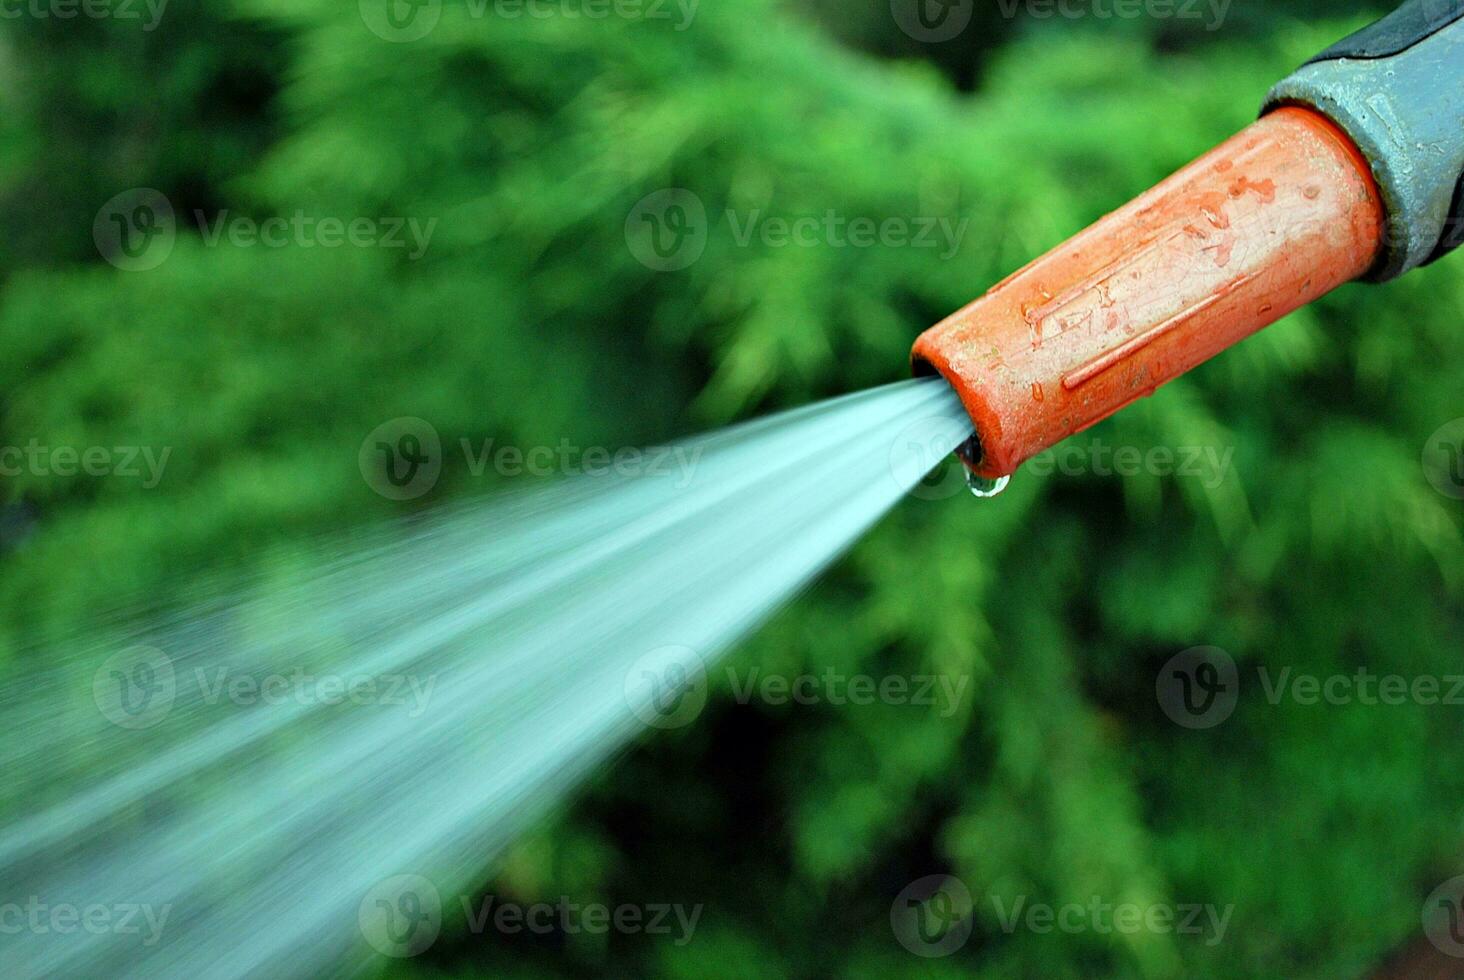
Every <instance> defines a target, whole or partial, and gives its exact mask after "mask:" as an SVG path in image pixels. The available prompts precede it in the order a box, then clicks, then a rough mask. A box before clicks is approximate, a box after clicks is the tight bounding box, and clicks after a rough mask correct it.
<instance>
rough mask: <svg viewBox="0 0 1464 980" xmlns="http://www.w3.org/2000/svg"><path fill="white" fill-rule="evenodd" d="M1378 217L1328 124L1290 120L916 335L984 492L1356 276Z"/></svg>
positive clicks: (918, 367) (1198, 166) (1313, 116)
mask: <svg viewBox="0 0 1464 980" xmlns="http://www.w3.org/2000/svg"><path fill="white" fill-rule="evenodd" d="M1382 234H1383V208H1382V204H1381V201H1380V198H1379V195H1378V190H1377V187H1376V185H1375V184H1374V182H1373V179H1372V176H1371V174H1370V172H1369V170H1368V166H1367V163H1366V161H1365V160H1364V159H1363V157H1362V155H1361V153H1360V152H1359V151H1358V150H1357V148H1356V147H1355V146H1354V145H1353V144H1352V142H1351V141H1350V140H1349V139H1348V138H1347V137H1346V136H1345V135H1344V134H1343V133H1342V132H1341V131H1340V130H1339V129H1337V127H1336V126H1334V125H1333V124H1332V123H1331V122H1329V121H1328V120H1327V119H1326V118H1325V117H1323V116H1321V115H1319V114H1317V113H1315V112H1313V111H1311V110H1308V109H1303V108H1299V107H1289V106H1288V107H1284V108H1281V109H1278V110H1276V111H1275V112H1273V113H1271V114H1270V115H1267V116H1265V117H1264V118H1262V119H1261V120H1260V121H1258V122H1256V123H1254V124H1252V125H1251V126H1249V127H1248V128H1246V129H1245V130H1243V131H1242V132H1240V133H1238V134H1237V135H1236V136H1234V137H1232V138H1231V139H1229V140H1227V141H1226V142H1224V143H1222V144H1221V145H1220V146H1218V147H1216V148H1215V149H1214V150H1211V151H1210V152H1209V153H1207V154H1205V155H1204V156H1202V157H1200V158H1199V159H1198V160H1196V161H1195V162H1194V163H1191V164H1190V165H1189V166H1187V167H1185V168H1184V169H1182V170H1180V171H1179V172H1178V173H1176V174H1174V175H1173V176H1172V177H1170V178H1168V179H1167V180H1165V181H1164V182H1162V183H1160V184H1159V185H1157V186H1156V187H1154V188H1153V189H1151V190H1150V191H1148V192H1146V193H1145V194H1143V195H1141V196H1140V197H1138V198H1136V199H1135V200H1134V201H1132V202H1130V203H1129V204H1128V205H1126V206H1124V207H1122V208H1120V209H1119V210H1117V211H1115V212H1113V213H1112V214H1110V215H1108V216H1107V217H1105V218H1103V219H1102V220H1100V221H1099V222H1098V223H1097V224H1094V225H1093V226H1091V227H1090V228H1088V229H1087V230H1085V231H1083V232H1080V233H1079V234H1077V235H1076V236H1074V237H1073V238H1071V239H1069V240H1068V241H1066V242H1064V243H1063V244H1062V245H1059V246H1058V247H1057V248H1055V249H1053V250H1052V251H1051V252H1049V253H1047V254H1046V255H1044V256H1042V257H1041V258H1039V259H1037V260H1036V261H1035V262H1033V263H1031V264H1030V265H1028V266H1026V267H1025V268H1023V269H1021V270H1019V271H1018V272H1016V273H1014V274H1012V275H1011V276H1008V277H1007V278H1006V279H1004V280H1002V281H1001V282H1000V283H998V284H997V285H996V286H994V287H992V289H991V290H990V291H988V292H987V294H986V295H985V296H983V297H981V298H980V299H978V300H976V301H975V302H973V303H971V304H970V305H968V306H966V307H965V308H964V309H962V310H960V311H958V312H957V313H955V314H953V315H952V316H950V317H948V318H946V319H945V320H944V321H942V322H940V323H938V324H936V325H935V326H933V327H931V328H930V329H929V330H927V331H926V332H925V333H923V334H921V336H920V337H919V339H918V340H917V341H916V342H915V346H914V349H913V350H912V352H911V359H912V365H913V368H914V371H915V373H916V374H932V373H936V374H940V375H941V376H942V377H944V378H945V379H946V380H947V381H949V382H950V383H951V384H952V385H953V386H954V387H955V389H956V391H957V393H958V394H959V395H960V397H961V401H962V403H963V404H964V405H965V407H966V410H967V412H969V413H970V415H971V420H972V422H973V424H974V425H975V428H976V436H977V439H978V441H979V443H980V446H981V456H980V458H979V459H976V460H970V461H968V465H969V466H970V467H971V468H972V470H973V471H974V472H975V473H977V474H978V475H980V476H983V477H988V478H996V477H1001V476H1008V475H1010V474H1011V473H1012V472H1013V471H1015V470H1016V468H1017V467H1018V466H1019V465H1021V463H1022V462H1023V461H1025V460H1027V459H1029V458H1031V457H1032V456H1034V455H1036V454H1037V453H1039V452H1041V451H1042V450H1044V449H1046V448H1048V447H1049V446H1052V445H1054V444H1055V443H1057V442H1059V441H1061V440H1062V439H1064V438H1066V437H1067V436H1070V435H1072V434H1073V433H1075V432H1080V431H1082V430H1083V429H1086V428H1088V427H1089V426H1091V425H1094V424H1095V423H1097V422H1099V421H1101V420H1102V419H1105V418H1107V417H1108V416H1109V415H1112V414H1113V413H1114V412H1116V411H1118V410H1119V409H1120V408H1122V407H1124V406H1125V405H1127V404H1129V403H1130V402H1132V401H1134V400H1136V399H1138V398H1142V397H1143V396H1145V395H1149V394H1152V393H1153V392H1154V391H1155V390H1156V389H1158V388H1159V386H1160V385H1163V384H1165V383H1166V382H1168V381H1170V380H1172V379H1174V378H1176V377H1178V376H1179V375H1181V374H1184V373H1185V372H1186V371H1189V370H1190V369H1191V368H1194V367H1195V366H1197V365H1199V364H1201V363H1202V362H1204V361H1206V360H1208V359H1209V358H1211V357H1213V356H1214V355H1215V354H1217V353H1219V352H1220V351H1222V350H1224V349H1225V348H1226V347H1229V346H1230V345H1232V344H1235V343H1237V342H1239V341H1240V340H1243V339H1244V338H1246V337H1248V336H1250V335H1251V334H1252V333H1254V332H1255V331H1257V330H1259V329H1260V328H1261V327H1263V326H1266V325H1267V324H1269V323H1273V322H1274V321H1276V320H1279V319H1280V318H1281V317H1283V316H1285V315H1286V314H1287V313H1290V312H1291V311H1293V310H1295V309H1297V308H1298V307H1301V306H1304V305H1306V304H1307V303H1310V302H1311V301H1312V300H1314V299H1316V298H1317V297H1319V296H1321V295H1323V294H1325V293H1327V292H1330V291H1331V290H1332V289H1334V288H1336V287H1337V286H1339V285H1341V284H1342V283H1344V282H1348V281H1350V280H1352V279H1356V278H1357V277H1359V276H1361V275H1363V274H1364V273H1366V272H1367V271H1368V269H1369V268H1370V267H1371V266H1372V264H1373V262H1374V261H1375V259H1376V257H1377V255H1378V254H1379V252H1380V250H1381V244H1382Z"/></svg>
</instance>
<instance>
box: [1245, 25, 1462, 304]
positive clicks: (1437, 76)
mask: <svg viewBox="0 0 1464 980" xmlns="http://www.w3.org/2000/svg"><path fill="white" fill-rule="evenodd" d="M1284 105H1302V106H1306V107H1307V108H1310V109H1313V110H1315V111H1317V112H1320V113H1321V114H1322V115H1324V116H1326V117H1328V118H1329V119H1331V120H1332V122H1334V123H1335V124H1336V125H1337V126H1338V127H1339V128H1341V129H1342V131H1343V132H1345V133H1346V134H1347V135H1348V136H1349V137H1350V138H1351V139H1352V141H1353V142H1354V143H1355V144H1356V145H1357V147H1358V149H1359V150H1361V151H1362V154H1363V156H1364V157H1365V158H1366V160H1367V162H1368V166H1369V167H1370V169H1371V170H1372V174H1373V178H1374V179H1375V180H1376V181H1377V185H1378V188H1379V191H1380V193H1381V195H1382V201H1383V207H1384V210H1385V213H1386V216H1387V226H1386V229H1385V233H1384V243H1383V250H1382V252H1381V253H1380V255H1379V257H1378V261H1377V264H1376V265H1374V266H1373V268H1372V269H1371V270H1370V271H1369V272H1368V274H1367V278H1369V279H1372V280H1374V281H1379V282H1382V281H1386V280H1389V279H1394V278H1396V277H1398V276H1401V275H1402V274H1403V273H1405V272H1408V271H1409V270H1410V269H1414V268H1417V267H1418V266H1421V265H1426V264H1427V263H1429V262H1432V261H1434V260H1436V259H1438V258H1440V257H1441V256H1443V255H1445V254H1447V253H1448V252H1450V251H1452V250H1454V249H1455V248H1457V247H1458V246H1459V245H1460V244H1461V242H1464V0H1410V2H1408V3H1405V4H1403V6H1401V7H1399V8H1398V9H1397V10H1395V11H1394V12H1393V13H1391V14H1389V15H1388V16H1387V17H1384V18H1383V19H1382V20H1380V21H1378V22H1377V23H1375V24H1372V25H1371V26H1369V27H1365V28H1363V29H1362V30H1361V31H1358V32H1357V33H1356V34H1353V35H1351V36H1350V37H1347V38H1345V39H1343V40H1342V41H1339V42H1338V43H1337V44H1334V45H1333V46H1332V47H1330V48H1328V49H1327V50H1325V51H1323V52H1322V53H1321V54H1319V55H1317V56H1316V57H1315V58H1313V59H1312V60H1311V61H1309V62H1307V63H1306V64H1305V65H1303V66H1302V67H1301V68H1300V69H1298V70H1297V71H1296V72H1295V73H1293V74H1292V75H1291V76H1290V77H1288V78H1286V79H1285V80H1283V81H1282V82H1281V83H1280V84H1278V85H1277V86H1276V87H1275V88H1273V89H1272V90H1271V92H1270V94H1269V95H1268V96H1267V98H1266V104H1265V107H1264V110H1263V113H1262V114H1263V115H1264V114H1265V113H1268V112H1271V111H1272V110H1274V109H1276V108H1279V107H1281V106H1284Z"/></svg>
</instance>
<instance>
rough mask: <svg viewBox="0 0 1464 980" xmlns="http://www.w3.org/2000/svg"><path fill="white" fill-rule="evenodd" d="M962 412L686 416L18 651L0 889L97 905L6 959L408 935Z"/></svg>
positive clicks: (73, 962) (239, 966)
mask: <svg viewBox="0 0 1464 980" xmlns="http://www.w3.org/2000/svg"><path fill="white" fill-rule="evenodd" d="M970 432H971V422H970V419H969V417H968V416H967V414H966V412H965V410H964V408H963V407H962V405H961V403H960V401H959V399H958V398H957V397H956V395H955V393H954V392H953V391H952V390H951V389H950V388H949V387H948V386H947V385H946V384H945V383H944V382H942V381H939V380H931V379H925V380H919V381H910V382H904V383H902V384H897V385H891V386H888V387H886V388H881V389H876V390H874V391H869V392H864V393H862V394H857V395H851V396H848V397H845V398H840V399H836V400H833V401H830V402H826V403H823V404H820V405H815V406H812V407H809V408H804V409H800V410H797V411H793V412H788V413H785V414H783V415H779V416H775V417H773V418H770V419H765V420H762V421H758V422H753V423H749V424H746V425H742V426H739V427H735V428H732V429H729V430H727V431H724V432H721V433H715V434H713V435H710V436H705V437H701V438H697V439H691V440H688V441H686V442H685V443H683V444H681V446H680V447H678V448H680V449H682V450H684V451H685V453H686V454H687V456H686V458H689V459H692V460H694V461H695V463H694V466H693V467H692V469H691V471H690V476H689V478H682V477H681V476H680V475H679V474H673V475H667V476H664V477H654V476H647V477H638V478H628V477H615V478H610V477H605V478H580V479H578V480H570V481H565V482H562V483H558V484H554V485H550V486H546V487H539V488H536V489H533V490H530V491H525V492H518V493H511V494H508V495H505V496H503V497H501V498H498V499H496V500H490V501H487V502H483V501H479V502H476V503H474V504H471V505H466V506H458V507H456V508H453V509H449V510H444V511H442V512H439V513H437V514H436V515H434V516H432V517H431V518H430V519H428V520H427V521H425V522H423V523H422V524H421V525H420V526H418V527H415V528H414V529H413V530H412V531H411V532H409V533H406V534H403V533H402V532H400V531H397V532H395V533H396V535H397V536H396V537H392V536H391V535H390V534H388V533H387V532H381V533H380V537H379V539H372V540H369V541H366V542H364V543H363V542H362V541H361V540H360V539H359V538H355V539H340V540H332V541H327V542H323V543H321V545H320V550H321V554H320V555H319V556H318V562H317V563H316V565H315V566H314V567H315V568H316V569H317V571H315V572H313V573H302V574H297V575H296V576H294V578H293V579H292V580H291V581H290V583H289V584H287V585H281V584H280V583H273V584H271V583H270V582H268V581H264V582H260V583H259V584H257V585H255V586H253V587H251V588H245V589H242V590H236V591H231V592H227V593H221V594H209V593H208V592H207V590H200V591H201V592H202V594H200V595H199V596H198V597H197V598H196V600H195V601H194V602H193V603H192V604H191V605H190V606H189V607H187V608H185V609H183V610H181V611H179V612H177V613H176V614H174V615H173V616H170V617H168V618H167V619H165V620H163V621H161V622H144V623H133V624H131V625H127V624H125V623H124V624H122V625H121V626H114V627H112V628H111V629H110V630H108V631H107V632H105V633H97V634H92V635H87V636H75V637H71V638H70V639H69V640H67V641H65V642H64V643H62V644H61V645H60V646H59V647H58V648H57V649H56V650H53V651H48V652H47V653H46V654H45V655H44V656H41V657H35V658H26V657H20V658H17V661H18V662H21V663H24V662H26V660H27V659H31V660H33V661H34V662H37V663H45V664H47V666H46V667H45V669H44V670H43V671H40V672H37V673H25V672H24V671H21V672H20V673H18V674H17V675H16V676H13V677H10V678H8V679H7V680H6V682H5V685H4V688H3V698H4V700H3V703H4V704H5V710H6V713H7V715H8V720H9V721H10V722H11V724H12V726H16V727H19V728H23V729H25V730H27V731H29V732H33V733H34V737H28V738H26V739H21V740H10V741H7V742H6V743H5V744H4V745H3V746H0V762H3V765H4V771H5V772H6V774H7V785H6V786H5V787H4V788H3V789H0V794H3V796H4V797H5V798H6V800H5V802H6V805H7V806H8V807H9V812H11V813H13V814H19V816H18V817H17V818H16V819H14V820H13V821H12V822H11V823H10V824H9V825H8V826H7V827H6V828H5V829H4V830H3V831H0V867H3V868H4V869H5V870H4V877H5V880H6V895H7V897H8V898H9V899H11V900H12V901H16V902H18V904H20V905H21V906H22V911H23V912H24V911H25V909H26V907H27V905H28V904H29V905H30V906H32V907H33V908H32V911H31V912H30V913H27V914H34V915H36V916H39V917H42V918H45V917H48V916H50V915H51V914H52V912H53V911H54V910H55V909H57V908H67V907H70V906H75V907H76V908H77V909H78V910H80V912H81V914H82V915H83V917H84V915H85V912H86V910H87V909H90V908H100V909H101V910H102V911H99V912H96V913H94V914H95V916H96V917H97V918H96V922H97V923H98V927H97V928H77V929H74V930H71V929H58V930H49V931H40V930H36V929H28V930H24V931H22V932H21V933H20V934H19V935H16V936H11V937H7V941H6V942H5V943H4V944H3V945H0V972H3V973H4V974H5V975H7V976H31V975H34V976H43V975H54V974H58V973H62V974H66V975H104V974H105V975H108V976H126V977H132V976H135V977H148V978H157V977H193V976H197V975H199V974H200V973H204V972H207V974H208V975H210V976H218V975H225V976H245V975H268V976H287V975H317V974H319V973H320V972H321V971H322V970H325V969H340V968H343V967H344V968H349V967H351V966H361V965H363V964H365V963H366V962H367V961H368V959H369V957H371V956H372V955H374V953H373V947H374V948H375V950H376V951H378V952H380V953H383V954H386V955H388V956H394V955H403V954H405V953H409V952H412V951H414V949H415V948H419V947H420V945H421V944H422V943H424V942H430V941H431V939H432V938H433V937H435V936H436V934H437V929H439V928H440V924H441V922H442V918H443V915H444V908H445V906H447V903H448V901H449V900H448V899H447V898H446V897H445V896H450V895H456V894H461V893H464V892H465V891H467V890H470V889H471V888H472V886H473V885H474V883H475V880H476V878H475V876H479V875H481V874H482V873H483V872H484V871H485V870H486V869H487V868H489V867H490V866H491V863H492V861H493V859H494V858H495V856H496V855H497V854H498V853H499V852H501V850H502V848H503V847H504V846H505V845H506V844H507V843H508V842H509V841H510V840H511V839H512V838H513V836H514V835H515V834H516V833H518V832H519V831H521V830H522V829H523V828H524V826H525V825H526V824H527V823H529V822H531V821H532V820H533V819H534V817H536V816H538V815H540V814H542V813H543V811H544V810H545V809H547V808H549V807H551V806H553V805H554V804H555V803H556V802H557V801H559V800H561V799H562V798H563V797H564V796H565V795H566V794H567V793H569V792H570V791H571V790H572V788H573V787H574V786H575V785H576V783H577V782H579V781H580V780H581V779H582V778H583V777H584V776H585V775H586V774H587V773H589V772H590V771H592V770H593V769H594V768H595V767H596V766H598V765H600V764H602V763H603V762H604V761H605V760H606V759H607V757H609V756H610V755H612V754H613V753H614V752H615V751H616V750H617V749H618V748H620V747H621V746H623V745H624V744H625V743H626V741H627V740H629V739H630V738H632V737H633V736H634V735H635V734H636V733H638V732H641V731H644V730H646V729H647V728H648V727H649V728H667V727H674V726H676V725H679V724H684V723H686V722H687V721H689V719H690V718H691V717H694V716H695V714H696V713H697V711H698V710H699V709H700V706H701V704H702V702H704V700H705V699H706V697H707V684H706V674H705V671H706V669H707V667H708V666H709V665H711V664H712V663H713V662H714V661H715V660H716V659H717V658H718V657H720V656H721V655H722V654H723V653H724V652H725V651H726V650H727V648H728V647H729V645H731V644H732V643H733V642H735V641H736V640H737V639H738V638H740V637H742V636H744V635H745V634H746V633H747V632H748V631H750V630H751V629H753V628H754V627H756V626H757V625H758V624H759V623H760V622H761V621H763V620H764V619H766V617H767V616H768V615H769V614H770V613H772V612H773V611H774V610H775V609H776V607H777V606H778V605H779V604H781V603H783V602H785V601H786V600H787V599H788V598H789V597H790V596H791V595H793V594H794V593H795V592H796V591H797V590H798V589H799V588H800V587H801V586H803V585H805V584H806V583H807V582H808V581H809V580H810V579H811V578H812V577H813V576H814V575H816V574H817V573H818V572H819V571H820V570H821V569H822V568H824V567H825V566H826V565H827V564H828V563H829V562H830V561H831V560H832V559H833V558H834V557H836V556H837V555H838V554H839V553H840V552H841V551H843V550H844V549H845V548H846V547H847V546H848V545H849V544H850V542H852V541H853V540H854V539H855V538H857V537H858V536H859V535H860V534H861V533H863V532H864V531H865V530H867V529H868V528H869V526H870V525H871V524H873V523H874V522H875V521H876V520H878V519H879V517H880V516H881V515H882V514H884V513H885V512H886V511H887V510H888V509H889V508H890V507H891V506H893V505H894V504H895V503H896V502H897V501H898V500H899V499H900V497H901V496H902V495H903V494H904V493H905V492H906V491H907V490H908V489H910V487H912V486H913V485H914V484H915V483H917V482H918V481H919V480H920V479H921V477H922V476H924V474H925V472H926V471H928V470H929V469H930V467H931V466H932V465H933V464H934V463H935V462H937V461H938V460H939V459H941V458H942V457H944V456H946V455H948V454H949V453H950V452H951V451H952V450H954V449H955V448H956V447H957V446H958V445H960V444H961V443H962V442H963V441H965V440H966V439H967V438H968V437H969V436H970ZM348 540H349V542H350V543H349V546H348ZM348 547H349V550H348ZM127 909H132V910H135V911H134V912H133V913H132V914H131V915H130V916H128V928H127V929H123V928H122V927H121V925H120V922H119V921H118V920H120V919H121V918H122V917H123V914H124V913H123V912H121V911H119V910H127ZM446 911H447V914H448V915H451V912H452V910H451V908H450V907H447V908H446ZM103 917H107V923H102V918H103ZM404 923H405V925H403V924H404ZM407 926H411V928H407Z"/></svg>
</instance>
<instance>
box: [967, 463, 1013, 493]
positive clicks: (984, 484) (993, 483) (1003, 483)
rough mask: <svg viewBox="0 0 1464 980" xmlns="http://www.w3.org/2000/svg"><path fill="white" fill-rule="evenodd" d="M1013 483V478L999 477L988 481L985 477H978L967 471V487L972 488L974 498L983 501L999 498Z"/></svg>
mask: <svg viewBox="0 0 1464 980" xmlns="http://www.w3.org/2000/svg"><path fill="white" fill-rule="evenodd" d="M1011 482H1012V478H1011V477H1009V476H999V477H997V478H996V479H995V480H988V479H987V478H986V477H984V476H977V475H976V474H975V473H972V472H971V471H970V470H967V471H966V486H968V487H970V488H971V493H972V494H973V495H974V496H977V497H980V498H981V499H982V500H987V499H990V498H991V497H996V496H999V495H1000V494H1001V492H1002V491H1003V490H1005V489H1006V488H1007V484H1008V483H1011Z"/></svg>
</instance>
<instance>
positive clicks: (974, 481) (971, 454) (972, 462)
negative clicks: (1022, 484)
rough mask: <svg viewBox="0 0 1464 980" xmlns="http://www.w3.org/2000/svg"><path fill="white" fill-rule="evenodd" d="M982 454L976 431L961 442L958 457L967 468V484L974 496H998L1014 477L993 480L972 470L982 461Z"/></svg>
mask: <svg viewBox="0 0 1464 980" xmlns="http://www.w3.org/2000/svg"><path fill="white" fill-rule="evenodd" d="M981 455H982V450H981V440H980V438H978V437H977V435H976V434H975V433H974V432H973V433H972V434H971V438H969V439H967V440H966V441H965V442H963V443H961V445H960V447H959V448H958V449H957V450H956V458H957V459H959V460H960V461H961V462H962V464H964V467H965V470H966V486H968V487H970V488H971V493H972V494H973V495H974V496H977V497H980V498H981V499H983V500H986V499H989V498H991V497H995V496H997V495H998V494H1000V493H1001V492H1002V491H1003V490H1005V489H1006V488H1007V484H1009V483H1011V482H1012V478H1011V477H1009V476H1000V477H997V478H996V479H994V480H992V479H989V478H987V477H984V476H977V475H976V474H975V472H973V471H972V467H974V466H976V465H978V464H979V463H980V462H981Z"/></svg>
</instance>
